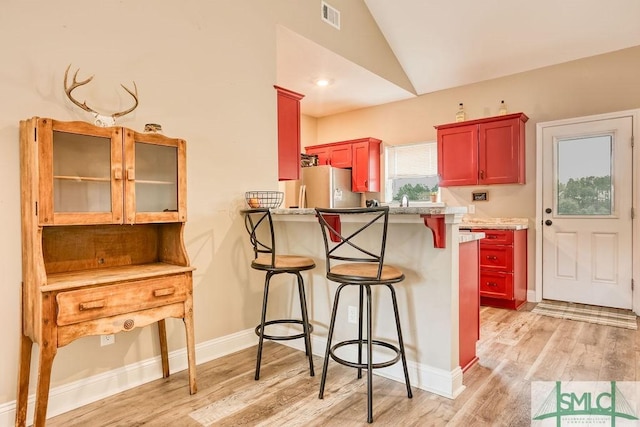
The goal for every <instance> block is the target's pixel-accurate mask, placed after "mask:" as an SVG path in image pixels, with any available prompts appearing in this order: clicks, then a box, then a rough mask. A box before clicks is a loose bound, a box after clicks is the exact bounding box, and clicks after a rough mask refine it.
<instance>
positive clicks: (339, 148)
mask: <svg viewBox="0 0 640 427" xmlns="http://www.w3.org/2000/svg"><path fill="white" fill-rule="evenodd" d="M381 142H382V141H381V140H379V139H375V138H360V139H352V140H350V141H341V142H332V143H329V144H321V145H311V146H308V147H305V152H306V153H307V154H312V155H316V156H318V164H319V165H331V166H333V167H336V168H343V169H351V190H352V191H355V192H357V193H362V192H365V191H374V192H375V191H380V144H381Z"/></svg>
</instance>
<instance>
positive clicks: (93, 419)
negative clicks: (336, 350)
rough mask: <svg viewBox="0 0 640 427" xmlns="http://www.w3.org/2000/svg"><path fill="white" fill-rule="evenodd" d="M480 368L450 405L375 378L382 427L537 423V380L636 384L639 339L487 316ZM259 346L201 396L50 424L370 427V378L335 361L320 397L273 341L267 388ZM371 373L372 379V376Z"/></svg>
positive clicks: (146, 393) (312, 380)
mask: <svg viewBox="0 0 640 427" xmlns="http://www.w3.org/2000/svg"><path fill="white" fill-rule="evenodd" d="M480 335H481V341H480V342H479V343H478V346H477V349H478V356H479V362H478V363H477V364H476V365H474V366H473V367H471V368H470V369H469V370H467V371H466V372H465V374H464V379H463V382H464V385H465V387H466V389H465V390H464V391H463V392H462V393H461V394H460V396H459V397H458V398H457V399H455V400H451V399H447V398H444V397H441V396H437V395H434V394H432V393H428V392H425V391H423V390H419V389H416V388H414V389H413V392H414V397H413V399H408V398H407V395H406V389H405V387H404V384H403V383H399V382H395V381H392V380H389V379H386V378H382V377H379V376H375V377H374V381H373V387H374V397H373V410H374V422H375V424H376V425H380V426H400V425H401V426H420V427H424V426H434V427H440V426H451V427H470V426H473V427H476V426H490V427H493V426H509V427H519V426H528V425H530V421H531V420H530V417H531V413H530V412H531V401H530V400H531V397H530V392H531V381H570V380H574V381H578V380H579V381H597V380H607V381H608V380H614V379H615V380H618V381H637V380H638V373H639V372H640V332H638V331H633V330H627V329H620V328H615V327H612V326H602V325H595V324H591V323H584V322H577V321H572V320H565V319H554V318H550V317H545V316H541V315H538V314H534V313H531V311H530V306H529V305H527V307H525V309H524V310H520V311H513V310H503V309H496V308H490V307H483V308H482V310H481V334H480ZM255 358H256V348H255V347H253V348H249V349H246V350H242V351H240V352H237V353H234V354H231V355H228V356H225V357H222V358H220V359H216V360H213V361H210V362H207V363H203V364H201V365H198V367H197V375H198V387H199V390H198V393H196V394H194V395H189V393H188V376H187V372H186V371H182V372H178V373H174V374H172V375H171V376H170V377H169V378H166V379H159V380H156V381H153V382H150V383H148V384H144V385H142V386H140V387H137V388H135V389H132V390H128V391H125V392H123V393H119V394H117V395H115V396H111V397H108V398H106V399H102V400H100V401H97V402H94V403H92V404H89V405H86V406H83V407H81V408H78V409H76V410H73V411H70V412H67V413H65V414H62V415H59V416H57V417H54V418H51V419H49V420H48V421H47V424H48V425H49V426H51V427H58V426H64V427H80V426H83V427H84V426H92V427H103V426H104V427H106V426H109V427H113V426H123V427H124V426H126V427H131V426H143V425H144V426H152V427H155V426H158V427H164V426H180V427H183V426H185V427H203V426H241V425H250V426H265V427H266V426H269V427H271V426H286V427H295V426H305V427H306V426H336V427H350V426H363V425H366V416H367V409H366V404H367V403H366V402H367V393H366V379H365V378H362V379H360V380H358V379H357V378H356V372H355V369H352V368H348V367H346V366H341V365H338V364H337V363H333V362H330V363H329V373H328V377H327V384H326V390H325V396H324V399H322V400H321V399H318V391H319V385H320V377H321V373H322V372H321V370H322V359H321V358H318V357H315V358H314V363H315V366H316V376H315V377H310V376H309V371H308V359H307V358H306V357H305V356H304V353H303V352H300V351H297V350H294V349H292V348H289V347H286V346H283V345H280V344H277V343H273V342H266V343H265V348H264V353H263V363H262V369H261V375H260V380H259V381H255V380H254V379H253V375H254V369H255ZM365 374H366V373H365Z"/></svg>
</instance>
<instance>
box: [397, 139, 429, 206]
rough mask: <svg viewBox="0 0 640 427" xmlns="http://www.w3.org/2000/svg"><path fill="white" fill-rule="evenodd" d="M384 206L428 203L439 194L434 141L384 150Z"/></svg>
mask: <svg viewBox="0 0 640 427" xmlns="http://www.w3.org/2000/svg"><path fill="white" fill-rule="evenodd" d="M384 155H385V179H386V185H385V198H384V199H385V202H387V203H388V202H391V201H399V200H400V199H401V198H402V196H403V195H405V194H406V195H407V197H408V198H409V200H416V201H429V195H430V194H431V193H433V192H437V191H438V145H437V143H436V142H435V141H432V142H421V143H418V144H407V145H395V146H387V147H385V152H384Z"/></svg>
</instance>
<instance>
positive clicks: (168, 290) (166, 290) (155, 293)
mask: <svg viewBox="0 0 640 427" xmlns="http://www.w3.org/2000/svg"><path fill="white" fill-rule="evenodd" d="M175 292H176V289H175V288H163V289H156V290H154V291H153V296H154V297H166V296H167V295H173V294H174V293H175Z"/></svg>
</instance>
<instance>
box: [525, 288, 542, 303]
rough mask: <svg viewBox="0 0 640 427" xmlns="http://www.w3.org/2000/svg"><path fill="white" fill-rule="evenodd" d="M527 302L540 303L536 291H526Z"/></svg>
mask: <svg viewBox="0 0 640 427" xmlns="http://www.w3.org/2000/svg"><path fill="white" fill-rule="evenodd" d="M527 301H529V302H540V301H538V300H537V297H536V290H535V289H533V290H531V289H529V290H527Z"/></svg>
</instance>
